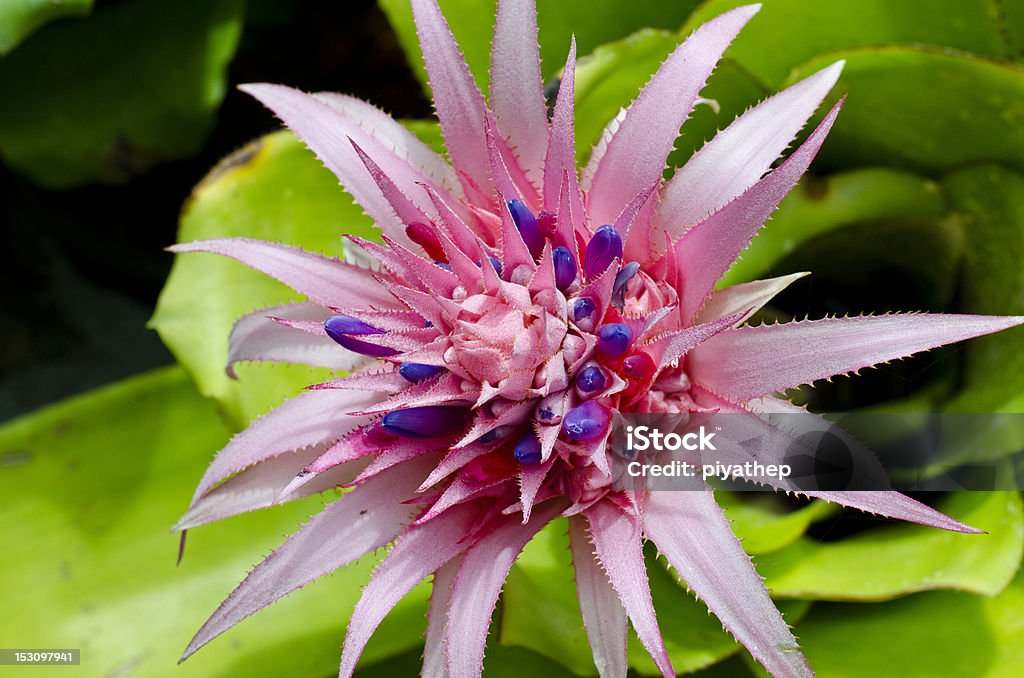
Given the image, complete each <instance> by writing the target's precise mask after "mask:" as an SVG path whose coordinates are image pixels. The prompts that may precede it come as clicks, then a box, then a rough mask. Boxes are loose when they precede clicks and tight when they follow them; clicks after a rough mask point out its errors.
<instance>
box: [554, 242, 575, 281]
mask: <svg viewBox="0 0 1024 678" xmlns="http://www.w3.org/2000/svg"><path fill="white" fill-rule="evenodd" d="M551 258H552V259H553V260H554V262H555V286H556V287H558V289H560V290H563V291H564V290H566V289H567V288H568V287H569V285H571V284H572V283H573V281H574V280H576V259H575V258H574V257H573V256H572V252H570V251H569V248H568V247H556V248H555V249H554V250H552V252H551Z"/></svg>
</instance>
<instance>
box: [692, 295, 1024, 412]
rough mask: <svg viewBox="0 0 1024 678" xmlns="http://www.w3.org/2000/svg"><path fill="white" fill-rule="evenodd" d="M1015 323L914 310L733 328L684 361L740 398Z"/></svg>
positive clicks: (707, 382) (700, 378) (698, 377)
mask: <svg viewBox="0 0 1024 678" xmlns="http://www.w3.org/2000/svg"><path fill="white" fill-rule="evenodd" d="M1021 323H1024V317H1021V316H972V315H947V314H914V315H885V316H868V317H859V318H825V319H822V320H805V321H802V322H791V323H780V324H776V325H762V326H758V327H740V328H737V329H734V330H730V331H728V332H723V333H721V334H719V335H717V336H715V337H712V338H711V339H709V340H708V341H706V342H705V343H703V344H701V345H700V346H699V347H698V348H697V349H695V350H694V351H693V352H692V353H691V354H690V356H689V362H688V363H687V367H688V369H689V372H690V376H691V377H692V378H693V379H694V380H695V381H696V382H698V383H700V384H702V385H704V386H706V387H707V388H708V389H709V390H711V391H713V392H714V393H717V394H718V395H720V396H722V397H724V398H728V399H730V400H732V401H733V402H744V401H747V400H750V399H752V398H759V397H761V396H764V395H769V394H771V393H776V392H779V391H784V390H786V389H788V388H793V387H795V386H799V385H801V384H810V383H812V382H814V381H817V380H818V379H825V378H828V377H831V376H834V375H838V374H846V373H848V372H855V371H857V370H859V369H862V368H864V367H869V366H871V365H877V364H879V363H884V362H887V361H890V360H895V359H897V358H902V357H905V356H908V355H910V354H912V353H917V352H918V351H925V350H928V349H931V348H935V347H937V346H943V345H945V344H951V343H953V342H957V341H963V340H965V339H970V338H971V337H977V336H981V335H983V334H989V333H992V332H998V331H1000V330H1004V329H1007V328H1009V327H1013V326H1015V325H1019V324H1021Z"/></svg>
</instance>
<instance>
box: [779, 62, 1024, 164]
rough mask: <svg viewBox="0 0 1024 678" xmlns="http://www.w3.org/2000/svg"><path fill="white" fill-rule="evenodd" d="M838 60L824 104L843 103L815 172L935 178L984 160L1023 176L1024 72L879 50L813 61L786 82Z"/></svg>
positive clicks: (991, 64) (1006, 66) (993, 64)
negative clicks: (888, 169)
mask: <svg viewBox="0 0 1024 678" xmlns="http://www.w3.org/2000/svg"><path fill="white" fill-rule="evenodd" d="M838 59H845V60H846V67H845V68H844V69H843V74H842V76H841V77H840V79H839V84H838V85H837V86H836V87H835V89H834V90H833V95H832V99H830V101H831V100H834V99H835V98H837V97H838V96H840V95H843V94H847V95H848V98H847V100H846V105H845V106H844V107H843V111H842V113H840V114H839V119H838V121H837V122H836V125H835V127H834V128H833V129H832V132H831V134H829V137H828V140H827V141H826V142H825V145H824V146H823V147H822V150H821V156H820V158H819V166H824V167H829V168H837V169H843V168H851V167H863V166H870V165H880V164H881V165H895V166H897V167H901V168H905V169H908V170H911V171H917V172H922V173H925V174H938V173H942V172H945V171H948V170H950V169H954V168H957V167H961V166H963V165H966V164H969V163H980V162H986V161H990V162H995V163H1000V164H1004V165H1006V166H1007V167H1009V168H1010V169H1016V170H1018V171H1021V170H1024V134H1021V133H1020V130H1021V127H1022V126H1024V68H1021V67H1020V66H1018V65H1014V64H1006V63H999V62H996V61H990V60H986V59H981V58H977V57H973V56H970V55H967V54H960V53H952V52H947V51H941V50H937V49H936V50H931V49H926V48H915V47H880V48H863V49H858V50H850V51H843V52H831V53H829V54H825V55H821V56H819V57H815V58H814V59H812V60H811V61H810V62H808V63H807V64H804V65H803V66H801V67H800V68H799V69H798V70H797V71H796V72H795V73H794V77H793V78H791V80H792V79H795V78H797V77H803V76H806V75H809V74H811V73H813V72H815V71H817V70H819V69H821V68H823V67H824V66H827V65H828V64H830V63H833V62H834V61H836V60H838ZM908 83H918V84H911V85H908ZM920 83H928V86H927V87H922V86H920V85H919V84H920ZM937 92H941V98H936V96H935V94H936V93H937ZM826 103H829V102H826ZM825 109H826V107H823V110H825ZM820 117H821V114H819V115H818V116H817V118H820Z"/></svg>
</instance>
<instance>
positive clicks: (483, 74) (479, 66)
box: [378, 0, 698, 92]
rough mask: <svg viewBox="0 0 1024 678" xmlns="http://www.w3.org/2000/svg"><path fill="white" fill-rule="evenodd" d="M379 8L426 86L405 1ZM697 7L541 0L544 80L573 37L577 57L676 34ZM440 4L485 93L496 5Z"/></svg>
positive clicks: (474, 1)
mask: <svg viewBox="0 0 1024 678" xmlns="http://www.w3.org/2000/svg"><path fill="white" fill-rule="evenodd" d="M378 4H380V7H381V9H382V10H384V13H385V14H386V15H387V17H388V21H390V22H391V26H392V28H394V29H395V33H396V34H397V35H398V40H399V43H401V45H402V49H403V51H404V52H405V54H406V57H407V59H408V61H409V64H410V65H411V66H412V68H413V72H414V73H415V74H416V76H417V77H418V78H419V80H420V82H421V83H423V85H424V87H426V83H427V76H426V70H425V69H424V68H423V57H422V53H421V52H420V47H419V42H418V41H417V40H416V28H415V26H414V24H413V21H412V8H411V7H410V5H409V2H408V0H378ZM697 4H698V0H674V1H673V2H670V3H665V2H662V1H660V0H636V1H635V2H630V3H623V2H619V1H618V0H540V1H539V2H538V3H537V5H538V8H537V24H538V28H539V33H540V35H539V38H540V55H541V68H542V71H543V73H544V77H545V78H550V77H552V76H553V75H554V74H555V73H557V72H558V71H559V70H561V68H562V66H564V65H565V56H566V54H567V53H568V52H569V39H570V37H571V36H573V35H575V36H576V48H577V53H578V54H587V53H588V52H590V51H592V50H593V49H595V48H596V47H597V46H598V45H601V44H604V43H606V42H611V41H612V40H617V39H619V38H622V37H625V36H627V35H629V34H630V33H633V32H634V31H636V30H638V29H640V28H644V27H651V28H666V29H672V30H675V29H677V28H678V27H679V26H681V25H682V24H683V22H684V21H685V20H686V17H688V16H689V15H690V12H691V11H692V10H693V8H694V7H695V6H696V5H697ZM440 5H441V10H442V11H443V12H444V14H445V18H446V19H447V20H448V23H449V25H450V26H451V28H452V32H453V33H454V34H455V39H456V40H458V42H459V45H460V46H461V47H462V51H463V53H464V54H465V56H466V62H467V63H468V64H469V66H470V69H471V70H472V71H473V74H474V76H475V77H476V80H477V82H478V83H479V85H480V87H481V89H482V90H483V91H485V92H486V91H487V83H488V80H489V73H490V63H491V39H492V36H493V33H494V14H495V7H496V2H495V0H483V1H481V0H441V2H440ZM652 72H653V71H652ZM648 75H650V73H648Z"/></svg>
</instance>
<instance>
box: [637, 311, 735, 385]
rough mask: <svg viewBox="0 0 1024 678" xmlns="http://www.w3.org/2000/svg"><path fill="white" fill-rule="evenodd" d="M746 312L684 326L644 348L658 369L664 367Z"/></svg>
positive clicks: (726, 328)
mask: <svg viewBox="0 0 1024 678" xmlns="http://www.w3.org/2000/svg"><path fill="white" fill-rule="evenodd" d="M745 315H746V312H745V311H744V312H741V313H736V314H733V315H730V316H728V317H725V318H720V319H718V320H713V321H711V322H709V323H704V324H703V325H696V326H695V327H686V328H683V329H681V330H678V331H676V332H672V333H670V334H666V335H664V336H662V337H659V338H658V339H656V340H654V341H653V342H651V343H650V344H646V345H645V346H644V349H645V350H646V351H647V352H648V353H649V354H650V355H651V356H652V357H653V358H654V359H655V361H656V363H657V366H658V369H659V370H660V369H664V368H665V367H667V366H668V365H672V364H674V363H675V362H676V361H678V360H679V359H680V358H681V357H682V356H683V355H684V354H686V353H688V352H689V351H691V350H693V349H694V348H696V347H697V346H699V345H700V344H701V343H702V342H705V341H707V340H708V339H710V338H711V337H713V336H715V335H716V334H718V333H720V332H724V331H726V330H728V329H729V328H730V327H732V326H733V325H735V324H736V323H737V322H739V321H740V320H742V319H743V317H744V316H745Z"/></svg>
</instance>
